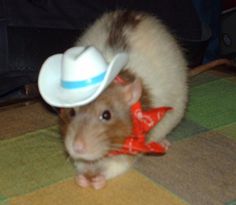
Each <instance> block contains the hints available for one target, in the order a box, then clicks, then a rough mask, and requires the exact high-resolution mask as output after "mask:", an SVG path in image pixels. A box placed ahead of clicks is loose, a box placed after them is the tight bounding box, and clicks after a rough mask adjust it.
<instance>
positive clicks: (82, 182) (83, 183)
mask: <svg viewBox="0 0 236 205" xmlns="http://www.w3.org/2000/svg"><path fill="white" fill-rule="evenodd" d="M75 181H76V183H77V184H78V185H79V186H80V187H82V188H87V187H89V186H90V181H89V180H88V179H87V177H85V176H84V175H82V174H80V175H77V176H76V177H75Z"/></svg>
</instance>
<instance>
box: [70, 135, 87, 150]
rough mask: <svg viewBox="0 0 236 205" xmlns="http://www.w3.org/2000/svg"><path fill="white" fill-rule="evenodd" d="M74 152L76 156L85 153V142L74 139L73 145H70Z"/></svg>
mask: <svg viewBox="0 0 236 205" xmlns="http://www.w3.org/2000/svg"><path fill="white" fill-rule="evenodd" d="M72 146H73V149H74V152H75V153H77V154H83V153H85V152H86V144H85V141H84V140H83V139H81V138H79V139H78V138H76V139H75V141H74V144H73V145H72Z"/></svg>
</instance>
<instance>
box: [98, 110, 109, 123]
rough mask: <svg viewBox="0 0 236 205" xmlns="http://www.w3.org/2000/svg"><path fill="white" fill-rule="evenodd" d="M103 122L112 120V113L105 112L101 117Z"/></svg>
mask: <svg viewBox="0 0 236 205" xmlns="http://www.w3.org/2000/svg"><path fill="white" fill-rule="evenodd" d="M100 119H101V120H106V121H108V120H110V119H111V112H110V111H109V110H105V111H103V113H102V115H101V116H100Z"/></svg>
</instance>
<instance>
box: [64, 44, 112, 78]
mask: <svg viewBox="0 0 236 205" xmlns="http://www.w3.org/2000/svg"><path fill="white" fill-rule="evenodd" d="M107 67H108V64H107V62H106V61H105V59H104V57H103V56H102V55H101V53H100V52H99V51H98V50H97V49H96V48H94V47H87V48H81V47H74V48H71V49H69V50H67V51H66V52H65V53H64V55H63V58H62V67H61V69H62V70H61V74H62V75H61V78H62V81H69V82H72V81H85V80H90V79H92V78H94V77H96V76H99V75H100V74H102V73H104V72H105V71H106V69H107Z"/></svg>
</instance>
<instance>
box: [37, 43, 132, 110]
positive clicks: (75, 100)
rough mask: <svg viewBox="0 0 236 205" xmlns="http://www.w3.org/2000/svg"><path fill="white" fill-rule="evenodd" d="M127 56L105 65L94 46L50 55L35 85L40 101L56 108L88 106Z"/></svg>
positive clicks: (119, 57)
mask: <svg viewBox="0 0 236 205" xmlns="http://www.w3.org/2000/svg"><path fill="white" fill-rule="evenodd" d="M127 62H128V55H127V54H126V53H119V54H117V55H116V56H115V57H114V58H113V59H112V61H111V62H110V64H108V63H107V62H106V61H105V59H104V57H103V56H102V55H101V53H100V52H99V51H98V50H97V49H96V48H94V47H73V48H70V49H68V50H67V51H66V52H65V53H64V54H56V55H53V56H50V57H49V58H48V59H47V60H46V61H45V62H44V63H43V65H42V67H41V70H40V72H39V78H38V86H39V92H40V94H41V96H42V97H43V99H44V100H45V101H46V102H47V103H48V104H50V105H52V106H55V107H75V106H81V105H85V104H88V103H90V102H91V101H93V100H94V99H95V98H96V97H98V95H99V94H101V92H102V91H103V90H104V89H105V88H106V87H107V86H108V85H109V84H110V83H111V82H112V81H113V79H114V78H115V77H116V76H117V75H118V73H119V72H120V70H121V69H122V68H123V67H124V66H125V65H126V64H127Z"/></svg>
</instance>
